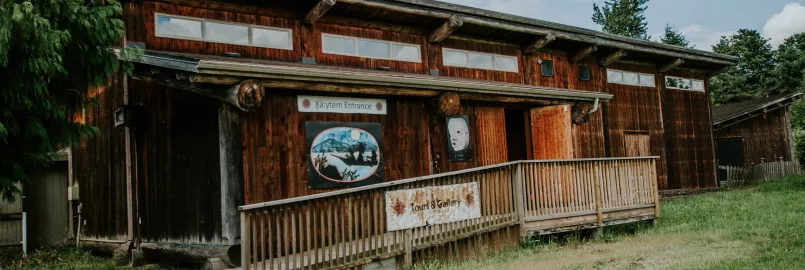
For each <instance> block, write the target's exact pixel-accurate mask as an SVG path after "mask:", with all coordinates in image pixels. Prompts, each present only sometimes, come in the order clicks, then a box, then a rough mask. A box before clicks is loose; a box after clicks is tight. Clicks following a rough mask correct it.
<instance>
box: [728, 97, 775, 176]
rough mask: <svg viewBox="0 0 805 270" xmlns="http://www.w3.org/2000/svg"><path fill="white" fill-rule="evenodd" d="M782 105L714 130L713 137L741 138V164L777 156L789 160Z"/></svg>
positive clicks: (773, 158) (771, 158)
mask: <svg viewBox="0 0 805 270" xmlns="http://www.w3.org/2000/svg"><path fill="white" fill-rule="evenodd" d="M786 108H787V107H783V108H778V109H775V110H772V111H770V112H767V113H765V114H762V115H758V116H755V117H753V118H751V119H748V120H745V121H743V122H740V123H737V124H734V125H731V126H728V127H725V128H722V129H719V130H716V131H715V139H716V140H718V139H741V140H743V147H744V149H743V152H744V166H750V165H752V164H760V163H762V162H770V161H773V160H779V159H780V157H782V158H783V160H791V151H790V148H789V143H791V142H790V141H789V138H788V124H787V122H786V120H785V115H786ZM761 159H763V160H762V161H761Z"/></svg>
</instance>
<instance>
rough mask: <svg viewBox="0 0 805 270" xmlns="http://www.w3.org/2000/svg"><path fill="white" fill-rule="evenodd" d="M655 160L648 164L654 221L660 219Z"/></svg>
mask: <svg viewBox="0 0 805 270" xmlns="http://www.w3.org/2000/svg"><path fill="white" fill-rule="evenodd" d="M656 162H657V160H655V159H652V160H651V162H650V163H649V166H650V167H651V168H649V171H650V172H651V174H650V176H651V188H652V189H654V219H657V218H659V217H660V191H659V189H658V188H657V164H656Z"/></svg>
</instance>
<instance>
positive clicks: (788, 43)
mask: <svg viewBox="0 0 805 270" xmlns="http://www.w3.org/2000/svg"><path fill="white" fill-rule="evenodd" d="M776 57H777V58H776V59H775V60H776V63H777V67H776V69H775V70H774V77H775V81H776V83H777V87H778V88H780V89H785V90H795V89H800V87H801V85H802V81H803V79H805V78H803V70H805V33H799V34H795V35H793V36H791V37H789V38H787V39H785V42H783V44H780V47H778V48H777V53H776Z"/></svg>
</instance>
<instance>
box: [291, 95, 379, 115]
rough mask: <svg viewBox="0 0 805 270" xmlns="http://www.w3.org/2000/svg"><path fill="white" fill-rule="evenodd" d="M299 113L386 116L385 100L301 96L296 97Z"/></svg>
mask: <svg viewBox="0 0 805 270" xmlns="http://www.w3.org/2000/svg"><path fill="white" fill-rule="evenodd" d="M296 100H297V107H298V108H299V112H323V113H363V114H386V109H387V107H388V106H386V100H385V99H370V98H348V97H325V96H303V95H299V96H297V97H296Z"/></svg>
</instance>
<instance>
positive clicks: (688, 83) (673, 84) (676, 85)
mask: <svg viewBox="0 0 805 270" xmlns="http://www.w3.org/2000/svg"><path fill="white" fill-rule="evenodd" d="M665 87H667V88H669V89H680V90H693V91H702V92H703V91H704V81H702V80H694V79H687V78H679V77H671V76H666V77H665Z"/></svg>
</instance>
